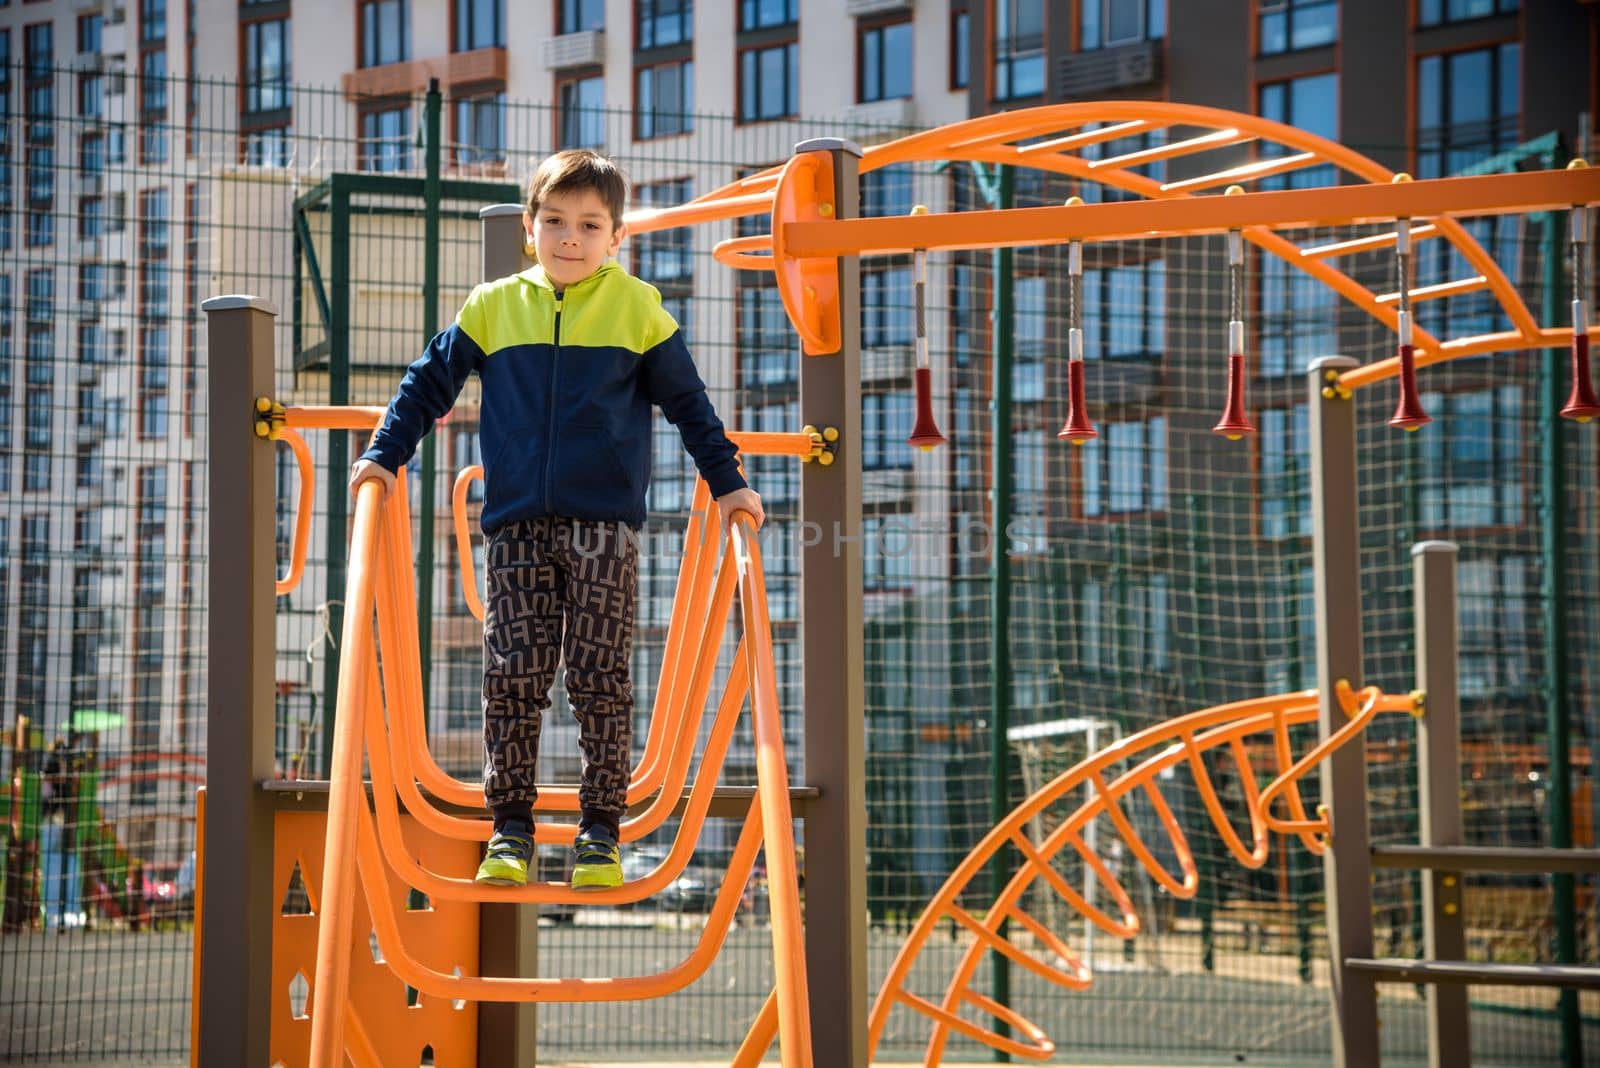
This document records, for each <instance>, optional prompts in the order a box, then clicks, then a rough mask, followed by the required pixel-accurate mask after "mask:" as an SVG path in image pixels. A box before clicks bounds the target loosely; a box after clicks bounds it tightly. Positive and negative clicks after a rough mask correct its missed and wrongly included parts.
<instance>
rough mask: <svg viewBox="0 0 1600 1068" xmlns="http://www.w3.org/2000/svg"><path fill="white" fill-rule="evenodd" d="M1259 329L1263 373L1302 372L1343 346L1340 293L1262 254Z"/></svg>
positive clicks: (1258, 280)
mask: <svg viewBox="0 0 1600 1068" xmlns="http://www.w3.org/2000/svg"><path fill="white" fill-rule="evenodd" d="M1255 259H1256V264H1257V272H1256V291H1257V293H1258V294H1259V308H1258V310H1257V314H1256V330H1257V337H1258V341H1257V344H1258V347H1259V350H1260V358H1259V361H1258V363H1257V373H1258V374H1260V375H1261V376H1262V377H1263V378H1280V377H1282V376H1284V375H1291V374H1299V373H1300V372H1301V371H1303V370H1305V368H1306V366H1307V365H1308V364H1309V363H1310V361H1311V360H1314V359H1316V358H1317V357H1319V356H1332V355H1333V354H1335V353H1337V352H1338V351H1339V296H1338V294H1337V293H1335V292H1334V291H1333V290H1332V289H1330V288H1329V287H1328V286H1326V285H1324V284H1323V283H1322V282H1320V281H1318V280H1317V279H1316V278H1313V277H1312V276H1311V275H1309V274H1307V273H1306V272H1304V271H1302V270H1300V268H1298V267H1297V266H1295V265H1294V264H1291V263H1289V262H1288V261H1287V260H1285V259H1283V258H1282V257H1281V256H1277V255H1274V254H1273V253H1271V252H1259V253H1257V255H1256V257H1255Z"/></svg>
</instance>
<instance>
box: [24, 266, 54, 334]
mask: <svg viewBox="0 0 1600 1068" xmlns="http://www.w3.org/2000/svg"><path fill="white" fill-rule="evenodd" d="M55 313H56V273H55V271H54V270H53V269H52V268H49V267H40V268H37V269H35V270H31V271H29V272H28V321H29V322H30V323H46V324H48V323H49V322H50V320H51V319H53V318H54V317H55Z"/></svg>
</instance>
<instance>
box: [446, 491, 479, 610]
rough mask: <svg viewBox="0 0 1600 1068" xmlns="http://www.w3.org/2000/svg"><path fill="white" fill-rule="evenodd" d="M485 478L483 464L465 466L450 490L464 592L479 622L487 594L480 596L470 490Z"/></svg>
mask: <svg viewBox="0 0 1600 1068" xmlns="http://www.w3.org/2000/svg"><path fill="white" fill-rule="evenodd" d="M474 480H476V481H478V482H482V481H483V465H482V464H472V465H471V466H470V467H463V468H462V469H461V473H460V474H459V475H457V476H456V483H455V486H454V487H453V488H452V489H451V490H450V514H451V517H452V518H453V519H454V521H455V528H456V555H457V556H458V557H459V558H460V559H461V596H462V597H463V598H464V599H465V600H466V602H467V610H468V611H469V612H471V613H472V617H473V618H474V619H476V620H477V621H478V622H479V623H482V622H483V598H482V597H480V596H478V576H477V565H475V564H474V563H473V562H472V533H471V532H470V531H469V530H468V529H467V490H468V489H470V488H471V487H472V483H473V481H474Z"/></svg>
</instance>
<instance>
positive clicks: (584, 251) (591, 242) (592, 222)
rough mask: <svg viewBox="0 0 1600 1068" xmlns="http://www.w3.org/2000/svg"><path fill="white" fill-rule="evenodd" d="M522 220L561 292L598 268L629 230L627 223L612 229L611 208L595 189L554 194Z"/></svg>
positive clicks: (547, 270) (548, 274)
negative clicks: (532, 213)
mask: <svg viewBox="0 0 1600 1068" xmlns="http://www.w3.org/2000/svg"><path fill="white" fill-rule="evenodd" d="M522 221H523V225H524V226H526V227H527V228H528V233H529V234H530V235H532V237H533V247H534V251H535V252H536V253H537V254H538V256H539V263H540V265H541V266H543V267H544V273H545V274H546V275H547V276H548V277H549V278H550V281H551V282H553V283H555V287H556V289H557V290H558V291H559V290H562V289H565V288H566V287H567V286H570V285H573V284H574V283H577V282H581V281H583V280H584V279H585V278H588V277H589V276H590V275H591V274H594V272H596V271H598V270H599V269H600V265H601V264H603V263H605V262H606V259H607V257H609V256H615V255H616V253H617V249H618V248H619V247H621V245H622V238H623V235H624V234H625V233H626V232H627V227H626V226H618V227H616V228H614V229H613V228H612V225H611V212H610V210H609V209H608V208H607V207H606V204H605V201H603V200H601V199H600V195H599V194H598V193H596V192H595V191H594V190H592V189H579V190H574V191H570V192H560V193H551V194H550V195H549V196H547V197H545V198H544V202H543V203H541V204H540V205H539V210H538V211H537V212H536V213H534V215H533V218H532V219H531V220H530V219H529V218H528V216H527V215H524V216H523V217H522Z"/></svg>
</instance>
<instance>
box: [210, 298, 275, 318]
mask: <svg viewBox="0 0 1600 1068" xmlns="http://www.w3.org/2000/svg"><path fill="white" fill-rule="evenodd" d="M242 308H254V309H255V310H256V311H264V312H266V313H267V314H268V315H277V314H278V306H277V305H276V304H274V303H272V301H270V300H268V299H267V298H266V297H253V296H251V295H250V294H248V293H230V294H228V295H227V296H222V297H211V298H209V299H207V300H203V301H201V302H200V310H201V311H203V312H221V311H239V310H240V309H242Z"/></svg>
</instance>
